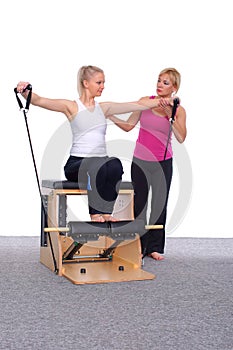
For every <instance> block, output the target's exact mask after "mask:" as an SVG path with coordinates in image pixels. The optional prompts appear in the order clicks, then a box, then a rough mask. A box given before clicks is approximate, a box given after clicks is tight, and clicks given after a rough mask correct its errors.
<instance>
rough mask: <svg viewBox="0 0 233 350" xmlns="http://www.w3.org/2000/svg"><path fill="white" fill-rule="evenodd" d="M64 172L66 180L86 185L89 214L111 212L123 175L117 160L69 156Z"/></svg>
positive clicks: (113, 158) (112, 158) (119, 162)
mask: <svg viewBox="0 0 233 350" xmlns="http://www.w3.org/2000/svg"><path fill="white" fill-rule="evenodd" d="M64 171H65V176H66V178H67V180H69V181H77V182H79V183H80V182H82V183H86V184H87V190H88V192H87V193H88V205H89V214H92V215H93V214H111V213H112V212H113V207H114V204H115V201H116V198H117V196H118V192H119V187H120V182H121V179H122V174H123V167H122V164H121V161H120V160H119V159H118V158H115V157H107V156H106V157H90V158H83V157H75V156H70V157H69V159H68V160H67V162H66V164H65V167H64Z"/></svg>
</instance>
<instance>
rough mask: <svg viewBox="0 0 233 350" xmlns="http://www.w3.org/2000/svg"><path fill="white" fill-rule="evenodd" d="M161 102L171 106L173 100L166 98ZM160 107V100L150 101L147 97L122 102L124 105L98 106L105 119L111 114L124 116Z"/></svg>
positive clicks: (101, 104) (105, 104)
mask: <svg viewBox="0 0 233 350" xmlns="http://www.w3.org/2000/svg"><path fill="white" fill-rule="evenodd" d="M163 101H164V102H165V101H166V102H167V104H172V101H173V99H172V98H167V99H163ZM159 105H160V99H159V98H154V99H151V98H150V97H149V96H147V97H142V98H140V100H138V101H135V102H124V103H116V102H102V103H100V106H101V108H102V110H103V113H104V115H105V116H106V117H109V116H111V115H113V114H124V113H129V112H134V111H143V110H145V109H149V108H154V107H158V106H159Z"/></svg>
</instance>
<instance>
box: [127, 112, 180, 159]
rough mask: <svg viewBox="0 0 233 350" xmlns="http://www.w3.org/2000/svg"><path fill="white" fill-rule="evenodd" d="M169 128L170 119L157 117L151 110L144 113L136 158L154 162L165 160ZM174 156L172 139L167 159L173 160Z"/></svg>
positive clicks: (136, 147)
mask: <svg viewBox="0 0 233 350" xmlns="http://www.w3.org/2000/svg"><path fill="white" fill-rule="evenodd" d="M169 128H170V122H169V119H168V117H160V116H158V115H155V114H153V112H152V111H151V110H150V109H148V110H145V111H142V114H141V118H140V130H139V134H138V139H137V141H136V146H135V149H134V157H136V158H139V159H142V160H147V161H152V162H156V161H161V160H164V154H165V150H166V145H167V141H168V134H169ZM171 134H172V133H171ZM172 156H173V152H172V146H171V137H170V140H169V143H168V149H167V155H166V159H169V158H172Z"/></svg>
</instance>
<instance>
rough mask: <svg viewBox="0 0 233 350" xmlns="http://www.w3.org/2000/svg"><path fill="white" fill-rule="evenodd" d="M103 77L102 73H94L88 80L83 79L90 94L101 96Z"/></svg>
mask: <svg viewBox="0 0 233 350" xmlns="http://www.w3.org/2000/svg"><path fill="white" fill-rule="evenodd" d="M104 83H105V77H104V74H103V73H95V74H94V75H93V76H92V77H91V78H90V79H89V80H85V81H84V86H85V87H86V88H87V89H88V90H89V92H90V94H91V95H92V96H93V97H95V96H101V95H102V92H103V90H104Z"/></svg>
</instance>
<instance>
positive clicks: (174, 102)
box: [170, 97, 180, 123]
mask: <svg viewBox="0 0 233 350" xmlns="http://www.w3.org/2000/svg"><path fill="white" fill-rule="evenodd" d="M179 104H180V100H179V98H178V97H176V98H174V100H173V107H172V115H171V119H170V120H171V122H172V123H173V122H174V120H175V115H176V110H177V107H178V105H179Z"/></svg>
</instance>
